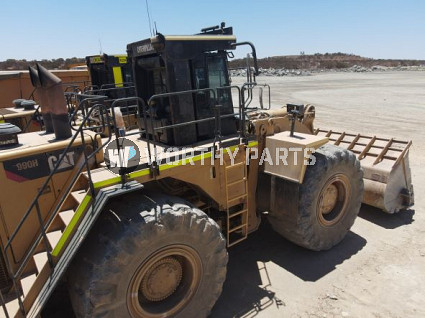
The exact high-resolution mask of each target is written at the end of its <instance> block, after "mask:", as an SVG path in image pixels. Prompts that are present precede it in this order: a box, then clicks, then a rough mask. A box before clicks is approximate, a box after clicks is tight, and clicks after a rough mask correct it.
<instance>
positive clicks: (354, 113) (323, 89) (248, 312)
mask: <svg viewBox="0 0 425 318" xmlns="http://www.w3.org/2000/svg"><path fill="white" fill-rule="evenodd" d="M258 82H259V83H269V84H270V85H271V91H272V104H273V105H275V107H279V106H281V105H284V104H285V103H286V102H295V103H310V104H314V105H316V107H317V108H316V121H315V123H316V127H323V128H329V129H333V130H336V131H338V130H346V131H351V132H361V133H368V134H372V135H373V134H376V135H380V136H385V137H393V136H397V137H398V138H403V139H412V140H413V147H412V148H411V151H410V163H411V169H412V173H413V183H414V187H415V194H416V195H415V200H416V204H415V206H414V207H413V208H412V209H411V210H408V211H403V212H400V213H398V214H395V215H389V214H385V213H383V212H381V211H379V210H378V209H375V208H370V207H367V206H363V207H362V208H361V211H360V216H359V217H358V218H357V220H356V222H355V224H354V226H353V228H352V229H351V231H350V232H349V233H348V235H347V237H346V238H345V239H344V240H343V241H342V242H341V243H340V244H339V245H337V246H335V247H334V248H333V249H331V250H329V251H325V252H312V251H308V250H306V249H303V248H301V247H298V246H296V245H294V244H292V243H290V242H288V241H287V240H285V239H284V238H282V237H280V236H279V235H278V234H276V233H274V232H273V231H272V229H271V227H270V226H269V225H268V224H267V223H266V222H263V224H262V226H261V227H260V230H259V231H257V232H255V233H253V234H251V235H250V236H249V238H248V239H247V240H246V241H244V242H242V243H240V244H239V245H236V246H235V247H232V248H231V249H230V252H229V256H230V258H229V266H228V274H227V280H226V282H225V284H224V288H223V293H222V295H221V297H220V299H219V300H218V302H217V303H216V305H215V307H214V309H213V311H212V314H211V317H212V318H222V317H259V318H260V317H285V318H286V317H323V318H325V317H362V318H363V317H382V318H383V317H402V318H405V317H425V215H424V212H425V198H424V197H422V194H423V193H425V151H424V149H425V141H424V137H425V132H424V131H423V129H422V127H421V125H422V124H423V122H424V121H425V72H394V73H390V72H385V73H327V74H318V75H313V76H308V77H280V78H271V77H260V78H258ZM233 83H234V84H241V83H243V79H242V78H236V79H234V82H233ZM64 295H66V291H65V290H64V291H63V292H62V293H57V294H56V296H55V297H56V299H54V300H53V301H52V303H51V304H53V306H52V307H53V308H51V310H52V311H51V312H53V313H54V314H49V311H48V310H47V312H46V315H43V317H73V315H72V313H71V312H70V304H69V303H68V302H67V301H68V300H67V297H66V296H64ZM58 313H60V314H58Z"/></svg>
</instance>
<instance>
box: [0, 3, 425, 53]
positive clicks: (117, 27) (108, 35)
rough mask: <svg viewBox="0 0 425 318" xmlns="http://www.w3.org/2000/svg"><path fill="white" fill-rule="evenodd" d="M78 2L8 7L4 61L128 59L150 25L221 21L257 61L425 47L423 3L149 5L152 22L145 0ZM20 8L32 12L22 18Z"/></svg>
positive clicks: (170, 29)
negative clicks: (302, 54) (103, 55)
mask: <svg viewBox="0 0 425 318" xmlns="http://www.w3.org/2000/svg"><path fill="white" fill-rule="evenodd" d="M73 4H74V5H73V6H72V7H70V6H69V5H68V4H67V3H62V2H56V1H49V0H39V1H37V4H36V5H34V2H32V1H29V0H18V1H15V2H6V3H4V4H3V5H2V6H3V10H2V12H0V26H1V27H2V30H8V29H11V27H13V26H15V25H17V27H14V32H3V33H1V34H0V43H2V44H3V45H2V50H1V51H0V61H6V60H7V59H15V60H22V59H26V60H27V61H31V60H43V59H46V60H51V59H58V58H64V59H66V58H72V57H81V58H84V57H85V56H88V55H95V54H98V53H100V52H102V53H109V54H119V53H125V51H126V45H127V44H128V43H131V42H135V41H138V40H141V39H144V38H148V37H150V35H151V32H150V28H149V25H151V27H152V28H153V27H154V25H155V24H156V26H157V29H158V31H159V32H161V33H163V34H194V33H197V32H199V31H200V29H201V28H203V27H207V26H211V25H217V24H219V23H220V22H222V21H225V22H226V25H227V26H232V27H233V28H234V34H235V35H236V37H237V39H238V41H251V42H253V43H254V45H255V46H256V48H257V54H258V57H259V58H265V57H273V56H290V55H299V53H300V52H305V54H306V55H314V54H315V53H320V54H325V53H330V52H346V54H354V55H359V56H362V57H366V58H372V59H395V60H400V59H402V60H423V59H424V57H423V52H424V51H425V44H424V43H423V42H422V41H420V39H421V37H422V35H423V34H424V33H425V23H423V17H422V16H423V14H422V12H424V11H425V2H424V1H420V0H408V1H405V2H403V3H401V2H399V1H396V0H389V1H388V0H387V1H384V0H376V1H373V2H370V1H367V0H359V1H356V2H341V1H337V0H325V1H320V2H317V1H313V0H305V1H303V2H296V3H295V2H290V1H276V0H273V1H272V0H266V1H261V2H247V3H246V5H244V6H240V4H239V3H237V2H229V1H224V0H216V1H215V2H214V4H211V3H210V2H208V3H206V2H199V1H194V0H183V1H179V2H170V1H166V0H155V1H152V0H151V1H149V2H148V5H149V9H150V10H149V14H150V17H151V18H152V19H151V22H150V23H149V21H148V18H147V10H146V1H143V0H129V1H126V2H125V4H123V5H120V6H116V3H115V2H112V1H104V2H102V5H99V4H98V2H95V1H92V0H89V1H83V0H75V1H74V2H73ZM22 8H26V9H29V10H25V11H23V12H21V11H22ZM223 8H225V10H223ZM194 12H205V13H206V14H205V15H202V14H194ZM253 12H255V15H254V14H253ZM181 21H185V23H182V22H181ZM187 21H190V22H187ZM155 22H156V23H155ZM270 25H271V26H270ZM246 53H248V50H244V49H242V48H239V49H238V50H237V51H236V54H235V56H236V58H243V57H244V56H245V55H246Z"/></svg>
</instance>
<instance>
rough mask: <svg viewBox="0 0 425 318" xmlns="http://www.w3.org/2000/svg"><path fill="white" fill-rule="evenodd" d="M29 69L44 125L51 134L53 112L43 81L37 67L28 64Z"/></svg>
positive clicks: (47, 132)
mask: <svg viewBox="0 0 425 318" xmlns="http://www.w3.org/2000/svg"><path fill="white" fill-rule="evenodd" d="M28 70H29V73H30V79H31V83H32V86H34V87H35V88H36V94H37V96H38V99H39V101H40V109H41V117H42V118H43V122H44V126H45V127H46V134H51V133H53V132H54V130H53V123H52V112H51V109H50V105H49V102H48V99H47V95H46V91H45V90H44V89H43V88H42V87H41V82H40V78H39V76H38V71H37V69H36V68H34V67H32V66H28Z"/></svg>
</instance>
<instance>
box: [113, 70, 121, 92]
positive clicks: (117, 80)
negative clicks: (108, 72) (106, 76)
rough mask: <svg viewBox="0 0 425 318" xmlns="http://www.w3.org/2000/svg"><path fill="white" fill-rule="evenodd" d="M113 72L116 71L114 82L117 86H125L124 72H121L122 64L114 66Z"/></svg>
mask: <svg viewBox="0 0 425 318" xmlns="http://www.w3.org/2000/svg"><path fill="white" fill-rule="evenodd" d="M112 72H113V73H114V82H115V86H116V87H123V84H122V83H123V80H122V72H121V66H114V67H113V68H112Z"/></svg>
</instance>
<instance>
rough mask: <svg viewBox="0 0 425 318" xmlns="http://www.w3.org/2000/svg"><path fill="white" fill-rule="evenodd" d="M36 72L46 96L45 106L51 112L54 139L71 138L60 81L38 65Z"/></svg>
mask: <svg viewBox="0 0 425 318" xmlns="http://www.w3.org/2000/svg"><path fill="white" fill-rule="evenodd" d="M37 71H38V79H39V80H40V84H41V87H42V90H43V91H44V92H45V94H46V97H47V104H48V105H49V109H50V111H51V117H52V124H53V130H54V132H55V136H56V139H58V140H61V139H67V138H69V137H71V135H72V132H71V126H70V125H69V118H68V109H67V107H66V100H65V95H64V93H63V89H62V80H61V79H60V78H59V77H57V76H56V75H54V74H53V73H51V72H49V71H48V70H47V69H46V68H44V67H43V66H41V65H40V64H37Z"/></svg>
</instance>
